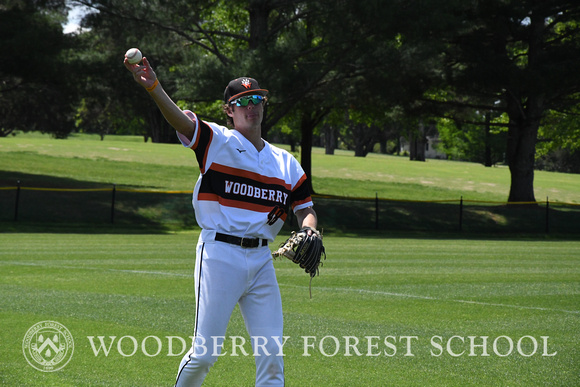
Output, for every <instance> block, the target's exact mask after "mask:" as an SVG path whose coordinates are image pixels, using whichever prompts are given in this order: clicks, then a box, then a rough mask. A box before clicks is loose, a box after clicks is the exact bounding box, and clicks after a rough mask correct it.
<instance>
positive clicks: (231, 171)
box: [211, 163, 306, 190]
mask: <svg viewBox="0 0 580 387" xmlns="http://www.w3.org/2000/svg"><path fill="white" fill-rule="evenodd" d="M211 169H213V170H215V171H216V172H221V173H225V174H228V175H233V176H239V177H244V178H246V179H250V180H254V181H258V182H260V183H265V184H276V185H280V186H283V187H285V188H286V189H288V190H290V189H291V186H290V184H288V183H286V182H285V181H284V180H282V179H278V178H275V177H268V176H264V175H260V174H259V173H255V172H249V171H246V170H243V169H238V168H233V167H228V166H226V165H221V164H217V163H213V164H212V166H211ZM303 179H304V180H305V179H306V175H304V176H303ZM301 181H302V180H301ZM301 181H300V182H301ZM300 182H299V183H298V184H300Z"/></svg>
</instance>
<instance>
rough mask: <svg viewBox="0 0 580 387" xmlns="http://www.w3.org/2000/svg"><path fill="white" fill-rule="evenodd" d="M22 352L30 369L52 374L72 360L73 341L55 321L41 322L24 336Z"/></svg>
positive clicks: (66, 330) (69, 334) (65, 330)
mask: <svg viewBox="0 0 580 387" xmlns="http://www.w3.org/2000/svg"><path fill="white" fill-rule="evenodd" d="M22 352H23V353H24V357H25V358H26V361H27V362H28V364H30V365H31V366H32V367H34V368H36V369H37V370H39V371H42V372H54V371H58V370H60V369H62V368H63V367H64V366H65V365H67V364H68V362H69V361H70V360H71V359H72V356H73V352H74V340H73V337H72V335H71V333H70V331H69V330H68V329H66V327H65V326H64V325H62V324H60V323H58V322H56V321H41V322H39V323H36V324H34V325H33V326H32V327H31V328H30V329H29V330H28V331H27V332H26V335H24V340H22Z"/></svg>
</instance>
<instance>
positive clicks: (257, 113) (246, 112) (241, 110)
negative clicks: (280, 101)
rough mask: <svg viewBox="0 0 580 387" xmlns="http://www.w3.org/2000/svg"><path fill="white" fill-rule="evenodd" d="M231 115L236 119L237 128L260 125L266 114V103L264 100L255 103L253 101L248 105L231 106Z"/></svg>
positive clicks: (242, 128)
mask: <svg viewBox="0 0 580 387" xmlns="http://www.w3.org/2000/svg"><path fill="white" fill-rule="evenodd" d="M228 115H229V116H230V117H232V119H233V120H234V126H235V128H236V129H237V130H244V129H251V128H255V127H258V128H259V127H260V126H261V124H262V118H263V116H264V104H263V103H262V102H260V103H258V104H257V105H254V104H253V103H252V102H250V103H248V105H247V106H236V105H235V104H234V105H232V106H231V110H230V113H228Z"/></svg>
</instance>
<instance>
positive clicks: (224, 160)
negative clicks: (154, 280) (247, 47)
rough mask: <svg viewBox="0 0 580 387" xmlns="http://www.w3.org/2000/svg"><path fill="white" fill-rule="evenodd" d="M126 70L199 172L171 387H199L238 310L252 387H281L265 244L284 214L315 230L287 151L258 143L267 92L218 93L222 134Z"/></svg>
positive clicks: (140, 73)
mask: <svg viewBox="0 0 580 387" xmlns="http://www.w3.org/2000/svg"><path fill="white" fill-rule="evenodd" d="M124 63H125V66H126V67H127V69H128V70H129V71H131V73H132V74H133V77H134V79H135V80H136V81H137V83H139V84H140V85H141V86H143V87H144V88H145V89H146V90H147V91H148V92H149V94H150V96H151V97H152V98H153V100H154V101H155V102H156V104H157V106H158V107H159V109H160V110H161V112H162V113H163V115H164V116H165V118H166V119H167V121H168V122H169V123H170V124H171V125H172V126H173V127H174V128H175V129H176V131H177V136H178V137H179V140H180V141H181V143H182V144H183V145H184V146H185V147H186V148H189V149H191V150H193V152H194V155H195V157H196V159H197V163H198V164H199V168H200V171H201V174H200V177H199V179H198V181H197V183H196V186H195V189H194V192H193V207H194V209H195V216H196V220H197V223H198V224H199V225H200V226H201V228H202V231H201V234H200V236H199V240H198V243H197V250H196V262H195V297H196V305H195V308H196V309H195V324H194V325H195V326H194V340H193V344H192V347H191V349H190V350H189V352H188V353H187V354H186V355H185V356H184V357H183V359H182V361H181V364H180V366H179V371H178V374H177V380H176V386H200V385H201V384H202V382H203V380H204V378H205V377H206V375H207V373H208V372H209V369H210V367H211V366H212V365H213V364H214V363H215V361H216V360H217V356H218V355H219V353H220V350H221V345H222V344H223V341H224V337H225V333H226V328H227V325H228V323H229V320H230V316H231V313H232V311H233V309H234V307H235V306H236V304H238V305H239V307H240V310H241V312H242V315H243V318H244V322H245V324H246V329H247V331H248V333H249V335H250V338H251V343H252V346H253V353H254V355H255V363H256V386H283V385H284V364H283V357H282V356H281V355H282V352H281V343H283V342H284V339H283V332H282V330H283V321H282V302H281V297H280V290H279V287H278V283H277V280H276V275H275V271H274V266H273V262H272V256H271V252H270V249H269V247H268V243H269V242H272V241H273V240H274V238H275V237H276V235H277V234H278V232H279V231H280V229H281V227H282V225H283V223H284V220H285V219H286V217H287V215H288V212H289V211H290V210H293V211H294V213H295V215H296V218H297V220H298V224H299V226H301V227H309V228H311V229H312V230H315V229H316V226H317V218H316V213H315V211H314V210H313V208H312V205H313V204H312V199H311V197H310V192H309V190H308V188H307V184H306V175H305V173H304V171H303V169H302V168H301V166H300V164H299V163H298V161H297V160H296V159H295V158H294V157H293V156H292V155H290V154H289V153H288V152H286V151H284V150H282V149H280V148H277V147H275V146H273V145H271V144H269V143H268V142H266V141H265V140H263V139H262V138H261V123H262V118H263V114H264V104H265V103H266V101H267V97H266V96H267V94H268V90H265V89H262V88H260V86H259V85H258V82H257V81H256V80H255V79H252V78H249V77H243V78H237V79H234V80H232V81H231V82H230V83H229V84H228V85H227V87H226V89H225V92H224V112H225V114H226V115H227V120H228V123H229V124H231V125H230V126H232V127H233V129H231V130H230V129H228V128H226V127H224V126H221V125H218V124H216V123H210V122H205V121H202V120H200V119H199V118H198V117H197V116H196V115H195V114H194V113H192V112H190V111H182V110H181V109H180V108H179V107H178V106H177V105H176V104H175V103H174V102H173V101H172V100H171V98H170V97H169V96H168V95H167V94H166V93H165V91H164V90H163V88H162V86H161V84H160V83H159V80H158V79H157V76H156V75H155V72H154V71H153V69H152V68H151V66H150V64H149V62H148V61H147V58H143V63H142V65H139V64H130V63H128V61H127V59H126V58H125V62H124Z"/></svg>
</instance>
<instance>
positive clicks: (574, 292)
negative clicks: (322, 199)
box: [0, 232, 580, 386]
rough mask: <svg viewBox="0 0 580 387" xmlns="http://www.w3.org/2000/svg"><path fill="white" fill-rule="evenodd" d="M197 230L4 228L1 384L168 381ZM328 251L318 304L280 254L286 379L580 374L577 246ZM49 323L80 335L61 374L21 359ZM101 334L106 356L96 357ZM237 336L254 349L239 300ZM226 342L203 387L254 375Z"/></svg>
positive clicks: (317, 285) (554, 381) (308, 382)
mask: <svg viewBox="0 0 580 387" xmlns="http://www.w3.org/2000/svg"><path fill="white" fill-rule="evenodd" d="M196 237H197V233H195V232H183V233H174V234H166V235H87V234H24V233H20V234H0V267H1V269H0V270H1V273H2V275H1V276H0V294H1V295H2V296H1V297H0V316H1V317H0V318H1V320H2V328H3V329H2V330H1V333H0V338H1V343H2V361H1V362H0V384H2V385H7V386H24V385H26V386H89V385H103V386H169V385H171V384H172V382H173V380H174V377H175V373H176V370H177V367H178V365H179V359H180V356H168V355H177V354H178V353H180V351H181V350H182V344H181V341H179V339H172V340H173V341H172V344H173V346H172V349H171V351H170V349H169V339H168V338H167V337H168V336H178V337H181V338H183V339H184V340H186V341H187V342H188V343H189V338H188V336H189V335H190V334H191V332H192V330H193V310H194V297H193V275H192V272H193V260H194V252H193V246H194V243H195V240H196ZM326 247H327V250H328V259H327V261H326V262H325V265H324V267H323V268H322V270H321V275H320V276H319V277H317V278H315V280H314V281H313V289H312V293H313V298H312V299H309V295H308V277H307V276H306V275H305V273H303V272H302V271H301V270H299V269H298V268H297V267H295V265H294V264H292V263H291V262H290V261H287V260H281V261H276V262H275V267H276V270H277V275H278V280H279V283H280V288H281V291H282V299H283V304H284V311H285V313H284V315H285V335H286V336H289V339H288V340H287V342H286V345H285V346H284V355H285V366H286V378H287V385H288V386H321V385H324V386H385V385H401V386H419V385H421V386H427V385H428V386H441V385H445V386H466V385H488V386H498V385H501V386H507V385H509V386H548V385H551V386H575V385H578V384H579V383H580V374H579V372H580V348H579V347H578V342H579V341H580V330H579V329H578V326H579V322H580V308H579V305H580V292H579V289H580V266H579V260H580V243H579V242H573V241H533V240H457V239H405V238H397V239H389V238H376V237H367V238H362V237H358V238H352V237H329V238H327V240H326ZM45 320H52V321H57V322H59V323H61V324H63V325H65V326H66V327H67V328H68V329H69V331H70V332H71V334H72V335H73V337H74V354H73V357H72V360H71V361H70V362H69V363H68V364H67V365H66V366H65V367H64V368H63V369H61V370H60V371H56V372H40V371H37V370H36V369H34V368H32V367H31V366H30V365H29V364H28V363H27V361H26V360H25V358H24V356H23V352H22V342H23V339H24V336H25V334H26V332H27V330H28V329H29V328H30V327H31V326H33V325H34V324H36V323H37V322H40V321H45ZM98 336H104V338H103V340H104V343H105V344H106V345H108V346H110V352H109V354H108V356H104V352H103V351H102V350H101V351H100V352H99V353H98V355H95V353H94V350H93V348H92V347H91V343H90V340H89V337H95V339H93V340H97V339H96V338H97V337H98ZM112 336H115V337H116V339H115V340H114V341H111V340H112V339H111V337H112ZM150 336H155V337H157V338H159V340H160V341H159V343H158V342H157V341H156V340H155V339H154V338H151V337H150ZM232 336H234V337H244V338H245V339H246V340H247V345H246V352H247V353H249V354H251V351H252V350H251V348H250V346H249V337H248V335H247V333H246V332H245V328H244V326H243V321H242V318H241V316H240V313H239V311H238V310H235V311H234V314H233V316H232V320H231V323H230V326H229V329H228V332H227V337H232ZM306 336H312V337H313V338H307V339H305V338H304V337H306ZM344 336H349V337H350V338H349V339H348V340H349V344H350V346H349V347H348V348H347V346H346V339H345V338H344ZM469 336H475V338H474V340H475V341H474V343H475V344H476V346H475V347H474V348H473V353H472V355H474V356H470V353H471V346H470V339H469ZM483 336H486V337H488V338H487V346H486V347H485V352H484V349H483V348H482V347H481V344H482V343H483V338H482V337H483ZM147 337H149V339H145V338H147ZM368 337H374V338H372V339H369V338H368ZM543 337H544V338H543ZM121 338H124V339H121ZM132 338H134V340H135V342H136V343H137V347H135V344H133V341H132V340H133V339H132ZM508 338H509V339H508ZM119 340H121V346H118V342H119ZM231 340H232V339H230V340H226V346H225V348H224V349H225V351H226V352H225V355H224V356H223V357H221V358H220V359H219V360H218V362H217V363H216V365H215V367H214V368H213V369H212V370H211V372H210V374H209V376H208V378H207V380H206V381H207V384H206V385H207V386H251V385H253V378H254V375H253V372H254V366H253V358H252V357H251V356H244V355H243V353H242V352H239V351H236V353H237V354H238V356H232V355H231V354H232V347H231ZM237 340H241V339H237ZM305 340H306V343H308V344H311V345H309V346H305ZM357 340H358V344H357V343H356V341H357ZM385 340H386V342H387V344H386V343H385ZM510 340H511V341H512V342H513V345H512V348H511V350H510V345H509V341H510ZM143 342H145V345H144V347H142V345H143ZM321 342H322V347H320V343H321ZM448 342H449V347H447V343H448ZM518 342H519V343H520V346H519V347H518V345H517V344H518ZM95 343H96V344H97V345H98V341H95ZM111 343H113V345H111ZM238 343H239V341H238ZM369 343H370V345H371V347H370V350H369ZM407 343H409V345H410V347H408V346H407V345H408V344H407ZM494 343H495V347H494ZM477 345H480V346H477ZM544 346H545V347H544ZM133 351H135V354H134V355H131V353H132V352H133ZM357 351H358V352H357ZM157 352H159V353H158V354H157ZM305 353H306V354H309V355H310V356H305ZM147 354H149V355H152V356H148V355H147ZM484 354H487V355H489V356H483V355H484ZM411 355H412V356H411ZM455 355H458V356H455Z"/></svg>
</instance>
